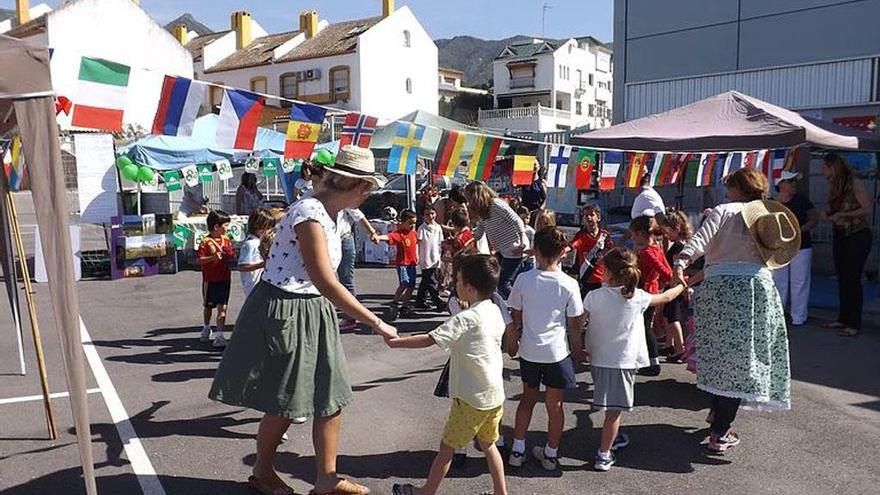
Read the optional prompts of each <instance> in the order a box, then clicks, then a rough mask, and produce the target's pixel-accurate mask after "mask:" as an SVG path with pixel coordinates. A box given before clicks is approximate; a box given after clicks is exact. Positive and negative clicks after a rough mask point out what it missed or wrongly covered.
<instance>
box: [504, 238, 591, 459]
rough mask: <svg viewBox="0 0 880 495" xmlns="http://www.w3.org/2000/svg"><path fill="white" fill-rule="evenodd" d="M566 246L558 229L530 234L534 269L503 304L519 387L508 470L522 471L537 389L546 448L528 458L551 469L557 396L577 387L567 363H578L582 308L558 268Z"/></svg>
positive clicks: (558, 436)
mask: <svg viewBox="0 0 880 495" xmlns="http://www.w3.org/2000/svg"><path fill="white" fill-rule="evenodd" d="M567 244H568V241H567V240H566V238H565V233H563V232H562V231H561V230H560V229H558V228H556V227H546V228H543V229H541V230H539V231H538V232H537V233H536V234H535V257H536V259H537V267H536V269H535V270H532V271H530V272H526V273H520V275H519V276H518V277H517V278H516V281H515V282H514V284H513V288H512V289H511V292H510V298H509V299H508V300H507V305H508V307H509V308H510V309H511V311H512V313H513V325H512V326H511V327H509V329H508V333H507V336H506V340H507V342H508V353H509V354H510V356H511V357H513V356H514V355H516V353H517V350H519V355H520V358H519V362H520V374H521V376H522V381H523V395H522V399H520V401H519V406H518V407H517V409H516V428H515V429H514V438H513V447H512V448H511V452H510V458H509V459H508V461H507V462H508V464H510V465H511V466H513V467H520V466H522V464H523V461H524V460H525V452H526V433H527V432H528V430H529V422H530V421H531V419H532V410H533V409H534V408H535V404H536V403H537V402H538V392H539V391H540V388H541V384H542V383H543V384H544V386H545V387H546V388H547V393H546V395H545V397H544V403H545V406H546V407H547V418H548V425H547V444H546V445H545V446H544V447H541V446H535V447H534V449H533V450H532V455H533V456H534V457H535V459H537V460H538V461H539V462H540V463H541V467H543V468H544V469H545V470H547V471H553V470H555V469H556V467H557V451H558V449H559V443H560V441H561V440H562V430H563V427H564V423H565V412H564V411H563V408H562V402H563V392H564V391H565V389H571V388H576V387H577V382H576V381H575V371H574V364H573V363H572V357H574V359H575V360H576V361H577V362H579V363H581V362H583V361H584V352H583V348H584V346H583V334H582V329H583V314H584V306H583V303H582V301H581V294H580V289H579V288H578V283H577V281H576V280H575V279H573V278H571V277H570V276H568V275H566V274H565V273H564V272H563V271H562V269H561V268H560V266H559V261H560V259H562V255H563V253H564V252H565V248H566V245H567ZM520 329H521V330H520ZM569 338H570V339H571V345H572V350H571V351H569V348H568V343H569ZM572 354H574V356H572Z"/></svg>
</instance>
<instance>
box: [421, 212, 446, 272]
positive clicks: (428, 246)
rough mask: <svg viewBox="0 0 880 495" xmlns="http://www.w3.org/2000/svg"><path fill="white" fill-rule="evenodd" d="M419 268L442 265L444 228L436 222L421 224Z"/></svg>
mask: <svg viewBox="0 0 880 495" xmlns="http://www.w3.org/2000/svg"><path fill="white" fill-rule="evenodd" d="M418 236H419V268H437V267H438V266H440V247H441V246H442V244H443V229H442V228H441V227H440V224H439V223H437V222H434V223H433V224H431V225H428V224H426V223H423V224H422V225H421V226H419V230H418Z"/></svg>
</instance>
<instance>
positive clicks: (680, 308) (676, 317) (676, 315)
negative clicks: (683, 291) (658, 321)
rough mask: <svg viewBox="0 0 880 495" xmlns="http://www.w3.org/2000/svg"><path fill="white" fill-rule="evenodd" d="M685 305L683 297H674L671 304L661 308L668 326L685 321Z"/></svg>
mask: <svg viewBox="0 0 880 495" xmlns="http://www.w3.org/2000/svg"><path fill="white" fill-rule="evenodd" d="M686 311H687V303H686V302H685V300H684V297H683V296H678V297H676V298H675V299H674V300H673V301H672V302H671V303H669V304H666V305H664V306H663V317H664V318H666V322H667V323H669V324H672V323H675V322H682V321H684V320H685V313H686Z"/></svg>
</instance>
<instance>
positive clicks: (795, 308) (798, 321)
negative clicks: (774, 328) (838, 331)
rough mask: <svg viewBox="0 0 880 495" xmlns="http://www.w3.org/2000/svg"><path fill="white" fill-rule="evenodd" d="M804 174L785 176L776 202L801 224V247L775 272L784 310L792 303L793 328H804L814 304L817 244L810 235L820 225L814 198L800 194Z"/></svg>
mask: <svg viewBox="0 0 880 495" xmlns="http://www.w3.org/2000/svg"><path fill="white" fill-rule="evenodd" d="M800 178H801V174H799V173H796V172H788V171H785V172H782V177H780V180H779V183H777V184H776V190H777V191H778V192H779V194H777V196H776V201H779V202H780V203H782V204H784V205H785V207H786V208H788V209H789V210H791V211H792V213H794V215H795V216H796V217H797V219H798V223H800V224H801V247H800V249H799V250H798V252H797V254H796V255H795V256H794V259H793V260H791V263H790V264H788V265H787V266H784V267H782V268H779V269H776V270H773V280H775V281H776V288H777V289H779V295H780V296H781V297H782V307H783V308H785V307H786V306H787V305H788V303H789V301H790V302H791V313H790V314H791V324H792V325H794V326H800V325H803V324H804V323H806V322H807V307H808V305H809V300H810V272H811V270H812V265H813V240H812V238H811V237H810V231H811V230H813V227H815V226H816V224H817V223H818V222H819V210H817V209H816V207H815V206H813V203H812V202H811V201H810V198H808V197H806V196H805V195H803V194H801V193H799V192H798V190H797V180H798V179H800Z"/></svg>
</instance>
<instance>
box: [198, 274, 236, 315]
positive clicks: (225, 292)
mask: <svg viewBox="0 0 880 495" xmlns="http://www.w3.org/2000/svg"><path fill="white" fill-rule="evenodd" d="M231 285H232V280H224V281H222V282H202V295H203V296H204V299H205V307H206V308H216V307H217V306H226V305H227V304H229V289H230V287H231Z"/></svg>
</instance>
